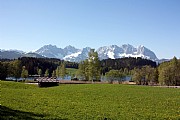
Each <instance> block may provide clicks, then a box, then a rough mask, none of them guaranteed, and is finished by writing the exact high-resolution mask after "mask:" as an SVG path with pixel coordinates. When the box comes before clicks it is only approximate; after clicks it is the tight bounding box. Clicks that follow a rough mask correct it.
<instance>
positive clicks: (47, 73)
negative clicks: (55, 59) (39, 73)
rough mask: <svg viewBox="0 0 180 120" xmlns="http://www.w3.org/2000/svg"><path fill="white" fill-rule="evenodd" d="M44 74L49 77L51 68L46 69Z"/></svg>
mask: <svg viewBox="0 0 180 120" xmlns="http://www.w3.org/2000/svg"><path fill="white" fill-rule="evenodd" d="M44 76H45V77H49V69H46V71H45V74H44Z"/></svg>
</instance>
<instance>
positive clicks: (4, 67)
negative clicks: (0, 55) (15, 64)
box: [0, 62, 8, 80]
mask: <svg viewBox="0 0 180 120" xmlns="http://www.w3.org/2000/svg"><path fill="white" fill-rule="evenodd" d="M7 75H8V64H6V63H5V62H0V80H5V79H6V77H7Z"/></svg>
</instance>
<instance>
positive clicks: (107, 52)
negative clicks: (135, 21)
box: [0, 44, 158, 62]
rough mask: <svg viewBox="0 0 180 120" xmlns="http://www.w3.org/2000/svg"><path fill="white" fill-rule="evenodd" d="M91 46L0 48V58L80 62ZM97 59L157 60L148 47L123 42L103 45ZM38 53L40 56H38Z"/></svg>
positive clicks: (99, 49)
mask: <svg viewBox="0 0 180 120" xmlns="http://www.w3.org/2000/svg"><path fill="white" fill-rule="evenodd" d="M90 50H91V48H90V47H86V48H82V49H77V48H75V47H73V46H70V45H69V46H67V47H65V48H58V47H57V46H55V45H45V46H43V47H41V48H40V49H38V50H36V51H35V52H31V54H30V53H25V52H23V51H18V50H2V49H0V58H10V59H14V58H18V57H23V56H28V57H29V56H30V57H31V56H32V57H34V56H35V57H47V58H58V59H63V60H66V61H71V62H80V61H82V60H85V59H87V58H88V53H89V52H90ZM97 53H98V55H99V59H100V60H102V59H109V58H110V59H116V58H123V57H136V58H137V57H142V58H144V59H151V60H154V61H157V60H158V58H157V57H156V55H155V54H154V52H152V51H151V50H149V49H148V48H146V47H144V46H142V45H140V46H138V47H133V46H132V45H129V44H124V45H122V46H117V45H110V46H103V47H100V48H98V49H97ZM38 55H40V56H38Z"/></svg>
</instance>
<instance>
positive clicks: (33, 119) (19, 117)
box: [0, 106, 67, 120]
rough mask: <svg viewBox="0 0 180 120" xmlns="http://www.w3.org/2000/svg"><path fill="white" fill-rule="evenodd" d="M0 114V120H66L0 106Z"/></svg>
mask: <svg viewBox="0 0 180 120" xmlns="http://www.w3.org/2000/svg"><path fill="white" fill-rule="evenodd" d="M0 112H1V114H0V115H1V116H0V120H39V119H51V120H67V119H61V118H51V117H50V116H49V115H44V114H35V113H32V112H23V111H19V110H13V109H11V108H8V107H5V106H0Z"/></svg>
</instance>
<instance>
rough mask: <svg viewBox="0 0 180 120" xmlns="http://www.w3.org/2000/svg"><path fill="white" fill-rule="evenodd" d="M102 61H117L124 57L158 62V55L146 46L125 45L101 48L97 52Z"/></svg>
mask: <svg viewBox="0 0 180 120" xmlns="http://www.w3.org/2000/svg"><path fill="white" fill-rule="evenodd" d="M97 52H98V54H99V58H100V59H107V58H111V59H116V58H122V57H136V58H137V57H142V58H145V59H151V60H158V58H157V57H156V55H155V54H154V53H153V52H152V51H151V50H149V49H147V48H146V47H144V46H141V45H140V46H138V47H137V48H135V47H133V46H132V45H129V44H124V45H122V46H121V47H119V46H117V45H111V46H104V47H100V48H99V49H98V50H97Z"/></svg>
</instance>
